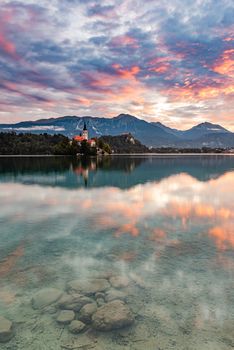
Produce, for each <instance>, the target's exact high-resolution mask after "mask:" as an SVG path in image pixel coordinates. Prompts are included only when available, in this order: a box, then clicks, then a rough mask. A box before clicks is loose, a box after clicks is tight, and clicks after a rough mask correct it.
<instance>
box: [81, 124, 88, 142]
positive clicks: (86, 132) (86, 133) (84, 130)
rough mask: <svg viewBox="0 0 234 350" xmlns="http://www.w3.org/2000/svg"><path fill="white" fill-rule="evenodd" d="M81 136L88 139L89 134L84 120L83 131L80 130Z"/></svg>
mask: <svg viewBox="0 0 234 350" xmlns="http://www.w3.org/2000/svg"><path fill="white" fill-rule="evenodd" d="M82 136H83V138H84V140H86V141H88V139H89V134H88V130H87V126H86V122H84V128H83V131H82Z"/></svg>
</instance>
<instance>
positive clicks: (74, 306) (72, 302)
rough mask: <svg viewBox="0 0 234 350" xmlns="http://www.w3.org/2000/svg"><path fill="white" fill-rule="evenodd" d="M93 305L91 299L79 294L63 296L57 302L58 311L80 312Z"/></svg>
mask: <svg viewBox="0 0 234 350" xmlns="http://www.w3.org/2000/svg"><path fill="white" fill-rule="evenodd" d="M90 303H93V299H91V298H89V297H86V296H84V295H81V294H64V295H63V296H62V298H61V299H59V301H58V306H59V308H60V309H66V310H74V311H80V309H81V308H82V307H83V306H84V305H86V304H90Z"/></svg>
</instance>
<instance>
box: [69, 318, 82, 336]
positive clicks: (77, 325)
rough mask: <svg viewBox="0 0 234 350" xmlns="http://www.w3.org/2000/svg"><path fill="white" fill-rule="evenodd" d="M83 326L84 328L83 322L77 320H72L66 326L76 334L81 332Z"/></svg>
mask: <svg viewBox="0 0 234 350" xmlns="http://www.w3.org/2000/svg"><path fill="white" fill-rule="evenodd" d="M84 328H85V324H84V323H83V322H81V321H77V320H74V321H72V322H71V323H70V324H69V326H68V329H69V331H70V332H71V333H74V334H78V333H80V332H82V331H83V329H84Z"/></svg>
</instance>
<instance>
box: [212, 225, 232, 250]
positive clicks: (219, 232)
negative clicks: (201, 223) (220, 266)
mask: <svg viewBox="0 0 234 350" xmlns="http://www.w3.org/2000/svg"><path fill="white" fill-rule="evenodd" d="M209 235H210V237H212V238H213V239H214V241H215V244H216V246H217V248H218V249H220V250H226V249H232V248H234V232H233V224H232V225H227V224H225V223H224V225H223V226H215V227H212V228H211V229H210V230H209Z"/></svg>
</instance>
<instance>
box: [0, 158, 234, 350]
mask: <svg viewBox="0 0 234 350" xmlns="http://www.w3.org/2000/svg"><path fill="white" fill-rule="evenodd" d="M0 208H1V210H0V316H4V317H6V318H7V319H8V320H11V321H12V322H13V333H12V338H11V339H10V340H9V341H8V342H6V343H1V344H0V348H1V349H3V350H18V349H23V350H29V349H30V350H42V349H45V350H52V349H53V350H57V349H58V350H60V349H71V350H73V349H81V350H88V349H94V350H95V349H96V350H112V349H116V350H119V349H126V350H127V349H130V350H139V349H145V350H167V349H176V350H177V349H178V350H188V349H189V350H228V349H233V347H234V292H233V290H234V254H233V249H234V156H231V155H230V156H228V155H227V156H225V155H217V156H205V155H203V156H199V155H197V156H195V155H194V156H188V155H187V156H186V155H185V156H172V155H171V156H159V155H158V156H143V155H142V156H132V157H130V156H124V157H118V156H114V157H103V158H100V159H89V160H87V159H72V158H63V157H23V158H19V157H15V158H14V157H11V158H7V157H3V158H0ZM71 281H72V282H71ZM43 293H44V294H43ZM53 293H54V294H53ZM56 293H57V294H56ZM75 297H76V300H75V299H72V302H71V298H75ZM49 299H50V300H49ZM116 299H117V300H122V301H117V302H116ZM61 300H62V301H61ZM81 300H82V303H83V304H82V307H81V305H80V304H79V303H80V302H81ZM86 300H87V302H86ZM88 301H89V302H88ZM43 303H44V304H43ZM109 303H112V307H113V305H114V309H109V314H108V315H106V314H105V312H104V311H103V308H104V309H105V308H106V309H105V310H106V312H107V313H108V309H107V307H106V305H107V304H109ZM113 303H114V304H113ZM78 304H79V305H80V307H78V306H77V305H78ZM64 305H65V306H64ZM71 305H72V306H71ZM74 305H75V306H74ZM85 305H89V306H90V305H91V307H90V309H91V308H93V311H92V312H91V311H90V314H88V308H86V314H84V313H85V310H83V311H82V308H84V307H85ZM101 308H102V309H101ZM63 309H69V310H70V311H72V310H75V314H73V316H72V312H73V311H72V312H70V314H69V313H68V314H67V315H65V314H64V315H63V316H68V318H69V317H71V319H72V318H74V317H75V318H76V319H80V320H82V322H83V323H82V325H83V324H84V328H83V329H82V330H81V332H80V333H78V330H77V329H76V330H74V329H73V330H72V329H71V326H70V325H69V324H68V323H69V322H71V319H70V321H63V320H61V319H60V321H59V319H58V318H59V317H60V316H61V315H60V313H61V311H60V310H63ZM100 309H101V311H100ZM113 310H114V311H113ZM98 312H99V314H98ZM101 312H102V313H103V312H104V316H103V315H102V316H100V314H101ZM121 312H123V314H124V315H122V314H121V315H120V313H121ZM97 314H98V315H97ZM69 315H70V316H69ZM81 315H83V316H82V317H83V318H82V317H81ZM98 316H99V319H98ZM119 316H120V319H118V320H117V318H118V317H119ZM95 317H96V318H95ZM100 317H104V318H105V317H106V318H105V320H104V318H103V319H101V321H100ZM108 317H109V318H108ZM106 319H107V320H109V321H108V322H109V323H108V322H106ZM104 321H105V322H106V323H105V322H104ZM95 322H96V323H95ZM98 322H99V325H98ZM100 322H102V325H100ZM111 322H113V328H118V327H119V326H120V323H121V322H122V323H123V324H122V328H118V329H112V328H111V327H112V326H111V327H109V326H110V325H111ZM104 327H106V328H108V327H109V328H111V329H104ZM101 328H103V329H101ZM76 333H78V334H76Z"/></svg>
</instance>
